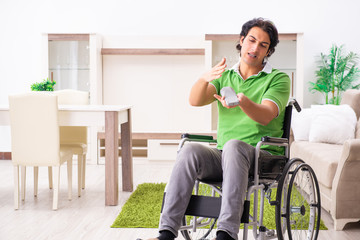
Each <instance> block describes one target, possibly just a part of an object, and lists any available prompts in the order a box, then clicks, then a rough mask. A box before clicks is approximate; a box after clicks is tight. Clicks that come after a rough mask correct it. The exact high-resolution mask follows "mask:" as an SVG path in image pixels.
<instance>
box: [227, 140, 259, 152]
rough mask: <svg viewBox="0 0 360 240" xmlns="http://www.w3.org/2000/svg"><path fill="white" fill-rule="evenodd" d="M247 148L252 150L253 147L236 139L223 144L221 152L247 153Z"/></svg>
mask: <svg viewBox="0 0 360 240" xmlns="http://www.w3.org/2000/svg"><path fill="white" fill-rule="evenodd" d="M249 148H253V147H252V146H251V145H249V144H247V143H245V142H243V141H240V140H237V139H231V140H229V141H227V142H226V143H225V145H224V147H223V151H236V150H240V151H244V150H245V151H248V149H249Z"/></svg>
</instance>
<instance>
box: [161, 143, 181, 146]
mask: <svg viewBox="0 0 360 240" xmlns="http://www.w3.org/2000/svg"><path fill="white" fill-rule="evenodd" d="M177 145H179V143H160V146H177Z"/></svg>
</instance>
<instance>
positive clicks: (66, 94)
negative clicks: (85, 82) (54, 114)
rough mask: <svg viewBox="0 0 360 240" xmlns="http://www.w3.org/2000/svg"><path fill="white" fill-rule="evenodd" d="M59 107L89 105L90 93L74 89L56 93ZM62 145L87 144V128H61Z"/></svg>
mask: <svg viewBox="0 0 360 240" xmlns="http://www.w3.org/2000/svg"><path fill="white" fill-rule="evenodd" d="M54 94H55V95H57V96H58V103H59V105H88V104H89V92H85V91H79V90H74V89H63V90H59V91H54ZM60 143H84V144H86V143H87V127H60Z"/></svg>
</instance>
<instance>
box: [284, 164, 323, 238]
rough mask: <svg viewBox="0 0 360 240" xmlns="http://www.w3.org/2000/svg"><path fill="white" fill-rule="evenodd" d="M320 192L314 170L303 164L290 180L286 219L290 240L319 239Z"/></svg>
mask: <svg viewBox="0 0 360 240" xmlns="http://www.w3.org/2000/svg"><path fill="white" fill-rule="evenodd" d="M320 214H321V203H320V191H319V184H318V181H317V179H316V175H315V173H314V171H313V169H312V168H311V167H310V166H309V165H307V164H305V163H303V164H300V165H299V166H298V167H297V168H296V169H295V171H294V174H293V176H292V177H291V179H290V184H289V191H288V196H287V206H286V219H287V230H288V236H289V239H317V237H318V234H319V227H320Z"/></svg>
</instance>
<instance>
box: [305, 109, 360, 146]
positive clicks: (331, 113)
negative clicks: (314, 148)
mask: <svg viewBox="0 0 360 240" xmlns="http://www.w3.org/2000/svg"><path fill="white" fill-rule="evenodd" d="M311 109H312V110H313V111H314V112H313V115H314V116H313V118H312V120H311V127H310V133H309V141H310V142H323V143H334V144H343V143H344V142H345V141H346V140H348V139H354V138H355V128H356V122H357V118H356V114H355V112H354V109H352V108H351V107H350V106H349V105H347V104H343V105H331V104H328V105H312V106H311Z"/></svg>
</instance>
